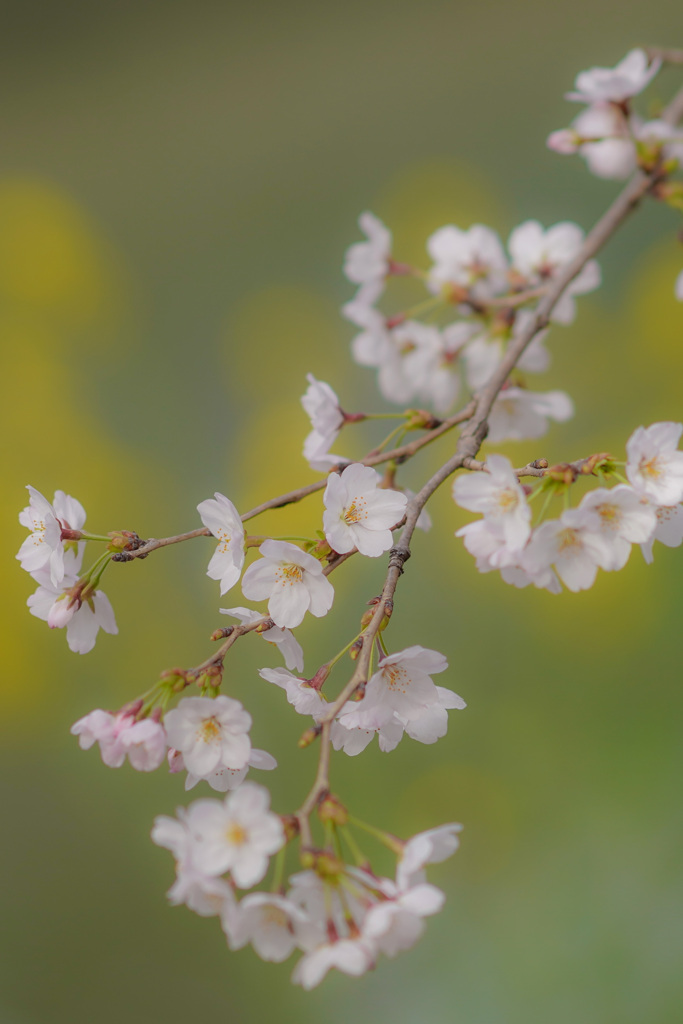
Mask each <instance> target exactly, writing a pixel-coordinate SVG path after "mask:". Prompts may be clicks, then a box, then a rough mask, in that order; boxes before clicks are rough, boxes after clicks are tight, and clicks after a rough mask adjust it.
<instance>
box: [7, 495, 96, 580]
mask: <svg viewBox="0 0 683 1024" xmlns="http://www.w3.org/2000/svg"><path fill="white" fill-rule="evenodd" d="M27 490H28V492H29V495H30V501H29V504H28V505H27V506H26V508H25V509H23V510H22V511H21V512H20V513H19V522H20V523H21V525H22V526H25V527H26V529H27V530H30V531H31V536H30V537H27V538H26V540H25V541H24V543H23V544H22V545H21V547H20V548H19V551H18V553H17V558H18V559H19V561H20V562H21V567H22V569H25V570H26V571H27V572H30V573H34V572H37V571H39V570H42V569H45V570H47V573H48V576H49V581H50V583H51V584H52V586H53V587H58V586H59V585H60V583H61V582H62V580H63V579H64V576H65V573H66V569H65V565H64V542H63V541H62V529H63V528H65V529H72V530H80V528H81V527H82V526H83V523H84V522H85V510H84V508H83V506H82V505H81V504H80V502H78V501H76V499H75V498H72V497H71V496H70V495H69V494H65V493H64V491H56V492H55V497H54V503H53V504H52V505H51V504H50V502H49V501H48V500H47V498H45V497H43V495H42V494H41V493H40V491H37V490H36V489H35V487H31V486H30V485H28V486H27ZM82 550H83V545H81V546H80V552H81V553H82ZM72 568H75V571H78V569H79V568H80V559H79V560H78V565H77V566H75V567H74V566H72Z"/></svg>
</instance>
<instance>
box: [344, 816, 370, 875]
mask: <svg viewBox="0 0 683 1024" xmlns="http://www.w3.org/2000/svg"><path fill="white" fill-rule="evenodd" d="M339 831H340V833H341V836H342V838H343V840H344V842H345V843H346V845H347V846H348V848H349V850H350V851H351V856H352V857H353V859H354V860H355V862H356V865H357V866H358V867H359V868H360V867H362V866H363V865H364V864H369V863H370V862H369V860H368V858H367V857H366V856H365V854H364V853H363V851H362V850H361V848H360V846H359V845H358V843H357V842H356V840H355V838H354V836H353V833H352V832H351V829H350V828H349V827H348V826H347V825H340V827H339Z"/></svg>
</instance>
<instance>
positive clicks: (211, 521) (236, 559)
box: [197, 491, 244, 595]
mask: <svg viewBox="0 0 683 1024" xmlns="http://www.w3.org/2000/svg"><path fill="white" fill-rule="evenodd" d="M197 511H198V512H199V515H200V518H201V520H202V522H203V523H204V526H206V528H207V529H208V530H210V531H211V534H212V536H214V537H215V538H216V540H217V541H218V547H217V548H216V550H215V551H214V553H213V555H212V557H211V561H210V562H209V567H208V569H207V570H206V575H207V576H209V577H210V578H211V579H212V580H219V581H220V585H221V595H222V594H225V593H226V592H227V591H228V590H230V588H231V587H234V585H235V584H236V583H237V581H238V579H239V578H240V574H241V572H242V566H243V565H244V527H243V526H242V520H241V519H240V516H239V512H238V511H237V509H236V508H235V506H234V505H233V503H232V502H231V501H230V499H229V498H226V497H225V495H224V494H220V493H219V492H218V491H216V493H215V495H214V497H213V498H207V499H206V500H205V501H200V502H199V504H198V505H197Z"/></svg>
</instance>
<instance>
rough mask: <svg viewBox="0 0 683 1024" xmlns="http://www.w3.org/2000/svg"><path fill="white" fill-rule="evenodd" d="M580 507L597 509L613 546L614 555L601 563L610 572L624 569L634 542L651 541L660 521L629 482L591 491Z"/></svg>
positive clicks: (606, 537)
mask: <svg viewBox="0 0 683 1024" xmlns="http://www.w3.org/2000/svg"><path fill="white" fill-rule="evenodd" d="M579 508H581V509H584V510H587V511H589V512H595V513H596V514H597V516H598V519H599V522H600V526H599V532H600V535H601V536H602V537H603V539H604V540H606V541H607V542H608V545H609V547H610V548H611V558H610V559H609V560H608V561H606V562H605V561H603V562H601V563H600V567H601V568H602V569H606V570H608V571H609V570H615V569H623V567H624V566H625V565H626V563H627V561H628V558H629V555H630V554H631V544H644V543H645V542H646V541H648V540H649V539H650V537H651V536H652V535H653V533H654V530H655V526H656V523H657V516H656V514H655V510H654V508H652V507H651V506H650V505H648V504H646V503H644V502H643V501H642V499H641V498H640V496H639V495H638V494H636V492H635V491H634V490H633V488H632V487H628V486H627V485H626V484H619V485H618V486H617V487H612V488H611V489H607V488H606V487H597V488H596V489H595V490H594V491H589V492H588V494H585V495H584V497H583V499H582V500H581V504H580V505H579Z"/></svg>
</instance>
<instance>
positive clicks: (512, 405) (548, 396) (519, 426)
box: [488, 387, 574, 444]
mask: <svg viewBox="0 0 683 1024" xmlns="http://www.w3.org/2000/svg"><path fill="white" fill-rule="evenodd" d="M573 415H574V404H573V402H572V400H571V398H570V397H569V395H567V394H565V392H564V391H546V392H536V391H527V390H526V389H525V388H517V387H509V388H504V389H503V390H502V391H501V392H500V394H499V395H498V397H497V398H496V400H495V402H494V403H493V408H492V409H491V413H490V415H489V433H488V440H489V441H490V442H491V443H492V444H498V443H499V442H500V441H525V440H534V439H535V438H538V437H543V435H544V434H545V433H546V431H547V429H548V420H555V421H557V422H558V423H564V422H565V421H566V420H568V419H571V417H572V416H573Z"/></svg>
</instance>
